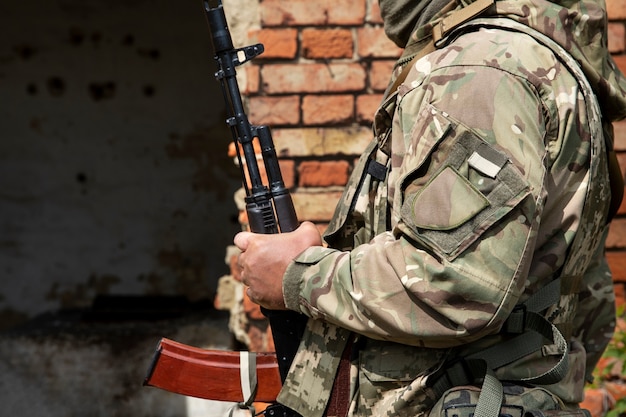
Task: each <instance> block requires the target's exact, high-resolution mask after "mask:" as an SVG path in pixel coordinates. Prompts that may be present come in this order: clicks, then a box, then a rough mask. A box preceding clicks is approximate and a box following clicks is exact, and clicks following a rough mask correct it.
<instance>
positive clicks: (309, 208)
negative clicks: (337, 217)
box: [291, 189, 342, 222]
mask: <svg viewBox="0 0 626 417" xmlns="http://www.w3.org/2000/svg"><path fill="white" fill-rule="evenodd" d="M341 194H342V192H341V191H308V190H303V189H298V190H297V191H296V192H294V193H292V195H291V196H292V198H293V205H294V206H295V208H296V213H298V217H299V218H300V220H309V221H312V222H317V221H319V222H324V221H329V220H330V218H331V217H332V216H333V213H334V212H335V206H336V205H337V202H338V201H339V198H341Z"/></svg>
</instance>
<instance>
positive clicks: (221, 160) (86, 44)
mask: <svg viewBox="0 0 626 417" xmlns="http://www.w3.org/2000/svg"><path fill="white" fill-rule="evenodd" d="M0 33H1V34H2V36H0V135H1V136H0V329H2V328H7V327H9V326H11V325H13V324H16V323H19V322H22V321H24V320H25V319H27V318H30V317H33V316H35V315H37V314H39V313H42V312H45V311H53V310H57V309H60V308H81V307H86V306H89V305H90V304H91V302H92V300H93V298H94V296H96V295H98V294H137V295H144V294H152V295H154V294H179V295H181V294H182V295H187V296H189V298H190V299H192V300H197V299H204V298H212V297H213V293H214V290H215V285H216V281H217V278H218V277H219V276H220V275H221V274H223V273H224V272H226V271H227V267H226V265H225V263H224V254H225V247H226V245H228V244H229V243H230V242H231V239H232V236H233V234H234V233H235V232H236V230H237V228H238V225H237V222H236V214H237V211H236V207H235V205H234V203H233V199H232V195H233V192H234V190H235V189H236V188H237V187H238V185H239V178H238V172H237V171H236V170H235V168H234V166H233V164H232V162H231V161H230V160H229V159H228V157H227V156H226V155H227V146H228V142H229V141H230V140H231V137H230V132H229V131H228V130H227V129H226V128H225V125H224V117H225V115H224V111H223V107H224V105H223V102H222V100H223V99H222V96H221V92H220V91H219V88H218V84H217V83H216V82H215V79H214V78H213V72H214V69H215V67H214V63H213V59H212V52H211V51H210V41H209V34H208V31H207V26H206V22H205V18H204V13H203V9H202V2H201V1H200V0H192V1H170V0H152V1H149V0H47V1H44V0H31V1H5V2H2V3H1V4H0Z"/></svg>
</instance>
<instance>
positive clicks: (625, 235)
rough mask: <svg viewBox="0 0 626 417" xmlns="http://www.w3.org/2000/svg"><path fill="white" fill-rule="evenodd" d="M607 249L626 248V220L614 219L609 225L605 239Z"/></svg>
mask: <svg viewBox="0 0 626 417" xmlns="http://www.w3.org/2000/svg"><path fill="white" fill-rule="evenodd" d="M606 246H607V248H611V249H613V248H626V219H624V218H616V219H614V220H613V222H612V223H611V227H610V229H609V235H608V237H607V239H606Z"/></svg>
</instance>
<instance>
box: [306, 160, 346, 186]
mask: <svg viewBox="0 0 626 417" xmlns="http://www.w3.org/2000/svg"><path fill="white" fill-rule="evenodd" d="M349 170H350V164H349V163H348V162H347V161H303V162H301V163H300V166H299V167H298V176H299V180H298V186H300V187H330V186H335V185H338V186H341V185H346V183H347V182H348V175H349Z"/></svg>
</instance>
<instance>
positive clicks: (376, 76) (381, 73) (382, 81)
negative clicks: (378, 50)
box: [369, 59, 396, 92]
mask: <svg viewBox="0 0 626 417" xmlns="http://www.w3.org/2000/svg"><path fill="white" fill-rule="evenodd" d="M395 63H396V60H395V59H394V60H382V61H373V62H372V65H371V68H370V72H369V85H370V87H371V88H372V90H374V91H381V92H382V91H385V90H386V89H387V85H388V84H389V79H390V77H391V71H392V70H393V67H394V65H395Z"/></svg>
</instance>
